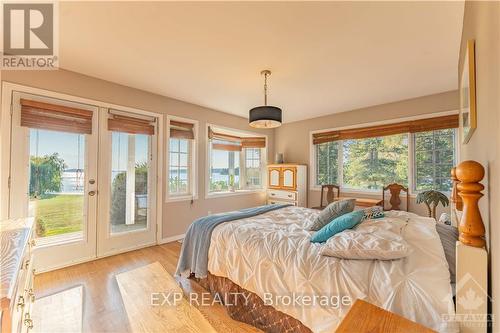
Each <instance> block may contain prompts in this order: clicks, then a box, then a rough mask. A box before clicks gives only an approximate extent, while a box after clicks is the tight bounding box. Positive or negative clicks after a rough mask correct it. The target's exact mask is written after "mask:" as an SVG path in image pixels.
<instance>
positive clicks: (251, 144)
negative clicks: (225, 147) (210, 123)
mask: <svg viewBox="0 0 500 333" xmlns="http://www.w3.org/2000/svg"><path fill="white" fill-rule="evenodd" d="M208 138H209V139H211V140H220V141H229V142H237V143H239V144H240V145H241V147H242V148H265V147H266V138H265V137H240V136H236V135H230V134H225V133H218V132H214V131H213V130H212V128H211V127H209V128H208Z"/></svg>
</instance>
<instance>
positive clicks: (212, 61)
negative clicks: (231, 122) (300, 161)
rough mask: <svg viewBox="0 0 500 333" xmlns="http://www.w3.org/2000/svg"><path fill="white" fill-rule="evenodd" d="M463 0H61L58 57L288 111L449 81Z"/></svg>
mask: <svg viewBox="0 0 500 333" xmlns="http://www.w3.org/2000/svg"><path fill="white" fill-rule="evenodd" d="M463 7H464V5H463V2H456V1H447V2H427V1H424V2H314V3H311V2H309V3H308V2H288V3H284V2H238V3H237V2H214V3H210V2H201V3H200V2H198V3H188V2H175V3H174V2H147V3H144V2H143V3H140V2H61V3H60V7H59V11H60V23H59V24H60V29H59V31H60V58H59V59H60V65H61V67H62V68H64V69H67V70H71V71H75V72H79V73H83V74H86V75H90V76H94V77H98V78H101V79H105V80H109V81H112V82H116V83H119V84H123V85H126V86H130V87H134V88H138V89H142V90H146V91H150V92H153V93H158V94H161V95H164V96H169V97H173V98H177V99H180V100H184V101H187V102H191V103H195V104H199V105H202V106H206V107H209V108H213V109H216V110H220V111H223V112H227V113H231V114H235V115H239V116H243V117H248V110H249V109H250V108H252V107H254V106H257V105H261V104H262V103H263V95H262V94H263V88H262V84H263V82H262V77H261V75H260V71H261V70H262V69H270V70H271V71H272V72H273V73H272V75H271V76H270V78H269V103H270V104H271V105H276V106H279V107H281V108H282V109H283V111H284V121H285V122H291V121H297V120H302V119H307V118H313V117H318V116H322V115H326V114H331V113H337V112H343V111H348V110H352V109H356V108H361V107H366V106H370V105H377V104H383V103H388V102H392V101H397V100H402V99H407V98H412V97H418V96H424V95H429V94H433V93H438V92H443V91H449V90H454V89H456V88H457V72H458V71H457V63H458V54H459V45H460V38H461V33H462V20H463Z"/></svg>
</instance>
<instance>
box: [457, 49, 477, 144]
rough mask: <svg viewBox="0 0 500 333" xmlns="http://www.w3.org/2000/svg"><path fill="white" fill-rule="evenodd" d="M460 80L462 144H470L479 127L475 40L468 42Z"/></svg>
mask: <svg viewBox="0 0 500 333" xmlns="http://www.w3.org/2000/svg"><path fill="white" fill-rule="evenodd" d="M461 74H462V75H461V79H460V122H461V126H460V128H461V129H462V140H463V141H462V142H463V143H464V144H466V143H467V142H469V140H470V138H471V137H472V134H474V130H475V129H476V127H477V109H476V61H475V55H474V40H468V41H467V45H466V47H465V56H464V62H463V65H462V70H461Z"/></svg>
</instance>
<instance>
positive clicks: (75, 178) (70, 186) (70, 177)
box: [61, 170, 239, 194]
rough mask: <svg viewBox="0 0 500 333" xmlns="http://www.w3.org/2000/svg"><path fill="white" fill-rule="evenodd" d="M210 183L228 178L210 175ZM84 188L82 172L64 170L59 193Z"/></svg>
mask: <svg viewBox="0 0 500 333" xmlns="http://www.w3.org/2000/svg"><path fill="white" fill-rule="evenodd" d="M120 172H123V171H113V172H112V179H115V177H116V176H117V175H118V174H119V173H120ZM234 180H235V182H236V183H237V182H238V181H239V176H238V175H236V176H235V177H234ZM212 181H213V182H217V181H226V182H229V176H228V175H227V174H221V173H215V172H214V173H212ZM84 186H85V175H84V173H83V172H76V171H74V170H66V171H64V172H63V175H62V186H61V193H62V194H77V193H80V194H81V193H83V191H84Z"/></svg>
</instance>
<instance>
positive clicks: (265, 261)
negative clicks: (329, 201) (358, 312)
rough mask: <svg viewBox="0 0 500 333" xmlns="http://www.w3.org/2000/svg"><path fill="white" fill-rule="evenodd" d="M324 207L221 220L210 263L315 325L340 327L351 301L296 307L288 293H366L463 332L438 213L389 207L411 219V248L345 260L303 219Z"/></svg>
mask: <svg viewBox="0 0 500 333" xmlns="http://www.w3.org/2000/svg"><path fill="white" fill-rule="evenodd" d="M317 214H318V211H315V210H312V209H308V208H300V207H287V208H283V209H279V210H276V211H272V212H269V213H266V214H263V215H259V216H255V217H252V218H248V219H241V220H236V221H232V222H227V223H223V224H221V225H219V226H218V227H217V228H216V229H215V230H214V232H213V233H212V239H211V245H210V250H209V260H208V270H209V271H210V273H212V274H214V275H217V276H222V277H226V278H229V279H230V280H232V281H233V282H235V283H236V284H238V285H240V286H241V287H243V288H245V289H247V290H249V291H251V292H253V293H255V294H257V295H258V296H260V297H261V298H262V299H263V300H267V301H268V302H270V301H272V302H273V304H272V305H273V306H274V308H275V309H277V310H280V311H282V312H284V313H286V314H288V315H290V316H292V317H294V318H296V319H298V320H300V321H301V322H302V323H303V324H304V325H305V326H307V327H309V328H310V329H311V330H312V331H313V332H333V331H334V330H335V328H336V327H337V326H338V325H339V323H340V322H341V320H342V318H343V317H344V316H345V315H346V313H347V311H348V310H349V306H347V305H346V306H340V307H336V306H335V304H334V302H330V303H329V304H325V303H324V299H316V300H319V302H316V304H314V305H309V306H293V305H287V304H285V303H286V301H287V299H286V298H284V299H282V300H285V302H283V301H281V302H280V299H278V298H279V297H280V296H281V297H282V296H288V297H296V299H298V298H297V297H302V298H301V299H302V301H303V300H307V299H306V298H304V297H306V296H308V297H314V295H322V296H325V297H330V299H333V298H331V296H339V297H342V296H348V297H351V298H352V301H353V302H354V301H355V300H356V299H357V298H360V299H364V300H366V301H368V302H370V303H373V304H376V305H378V306H381V307H382V308H384V309H387V310H389V311H392V312H394V313H397V314H400V315H402V316H404V317H406V318H408V319H410V320H413V321H416V322H418V323H421V324H423V325H425V326H428V327H430V328H433V329H435V330H437V331H439V332H457V331H458V330H457V329H456V326H455V325H453V324H450V323H446V322H443V321H442V320H441V316H442V315H444V314H453V311H454V310H453V308H454V306H453V301H452V296H451V287H450V275H449V272H448V264H447V263H446V259H445V256H444V251H443V248H442V246H441V243H440V240H439V236H438V234H437V232H436V230H435V227H434V222H433V221H432V220H431V219H428V218H423V217H419V216H417V215H415V214H411V213H406V212H387V213H386V217H385V218H384V220H385V221H388V222H392V223H394V224H395V225H400V226H403V231H402V235H403V237H404V238H405V240H406V241H407V242H408V245H409V246H410V247H411V253H410V255H409V256H408V257H406V258H404V259H400V260H394V261H377V260H344V259H337V258H333V257H326V256H321V255H320V254H319V252H320V247H321V246H323V245H321V244H313V243H311V242H310V237H311V235H312V232H308V231H305V230H304V229H303V227H302V226H303V224H304V223H305V222H306V221H307V220H308V219H312V218H314V217H315V216H316V215H317ZM301 299H299V301H300V300H301ZM276 301H278V302H276ZM269 304H270V303H269Z"/></svg>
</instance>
